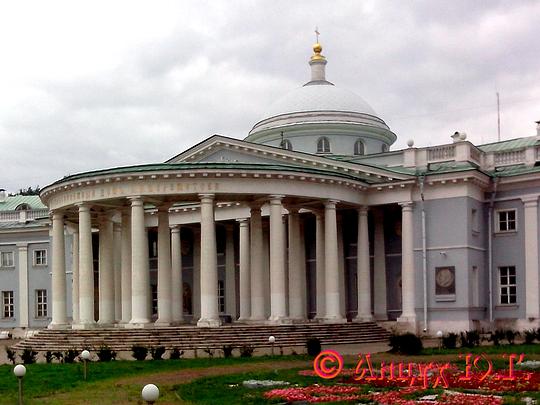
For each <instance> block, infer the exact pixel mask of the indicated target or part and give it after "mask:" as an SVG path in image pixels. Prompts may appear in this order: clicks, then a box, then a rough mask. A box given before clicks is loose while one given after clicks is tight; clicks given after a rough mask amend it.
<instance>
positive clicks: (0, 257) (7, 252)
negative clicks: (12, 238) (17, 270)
mask: <svg viewBox="0 0 540 405" xmlns="http://www.w3.org/2000/svg"><path fill="white" fill-rule="evenodd" d="M4 255H10V256H11V264H9V265H8V264H5V263H4V257H5V256H4ZM13 267H15V252H13V250H4V251H2V252H0V269H11V268H13Z"/></svg>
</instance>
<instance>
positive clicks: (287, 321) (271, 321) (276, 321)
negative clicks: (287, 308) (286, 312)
mask: <svg viewBox="0 0 540 405" xmlns="http://www.w3.org/2000/svg"><path fill="white" fill-rule="evenodd" d="M265 324H266V325H292V324H293V321H292V319H291V318H286V317H270V318H268V320H266V322H265Z"/></svg>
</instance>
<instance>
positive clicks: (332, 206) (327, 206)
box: [324, 200, 339, 209]
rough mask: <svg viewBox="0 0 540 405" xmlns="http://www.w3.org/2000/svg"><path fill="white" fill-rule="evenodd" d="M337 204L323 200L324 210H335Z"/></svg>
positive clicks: (334, 201) (333, 201)
mask: <svg viewBox="0 0 540 405" xmlns="http://www.w3.org/2000/svg"><path fill="white" fill-rule="evenodd" d="M337 204H339V200H325V201H324V208H325V209H336V205H337Z"/></svg>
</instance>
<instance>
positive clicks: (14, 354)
mask: <svg viewBox="0 0 540 405" xmlns="http://www.w3.org/2000/svg"><path fill="white" fill-rule="evenodd" d="M6 356H7V358H8V360H9V361H11V364H15V363H16V362H17V352H16V351H15V350H12V349H10V348H9V347H7V346H6Z"/></svg>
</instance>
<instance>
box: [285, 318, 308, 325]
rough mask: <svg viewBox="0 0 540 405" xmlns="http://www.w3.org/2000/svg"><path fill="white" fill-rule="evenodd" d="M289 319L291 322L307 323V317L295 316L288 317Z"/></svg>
mask: <svg viewBox="0 0 540 405" xmlns="http://www.w3.org/2000/svg"><path fill="white" fill-rule="evenodd" d="M289 321H291V323H293V324H300V323H308V322H309V319H307V318H302V317H297V318H289Z"/></svg>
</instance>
